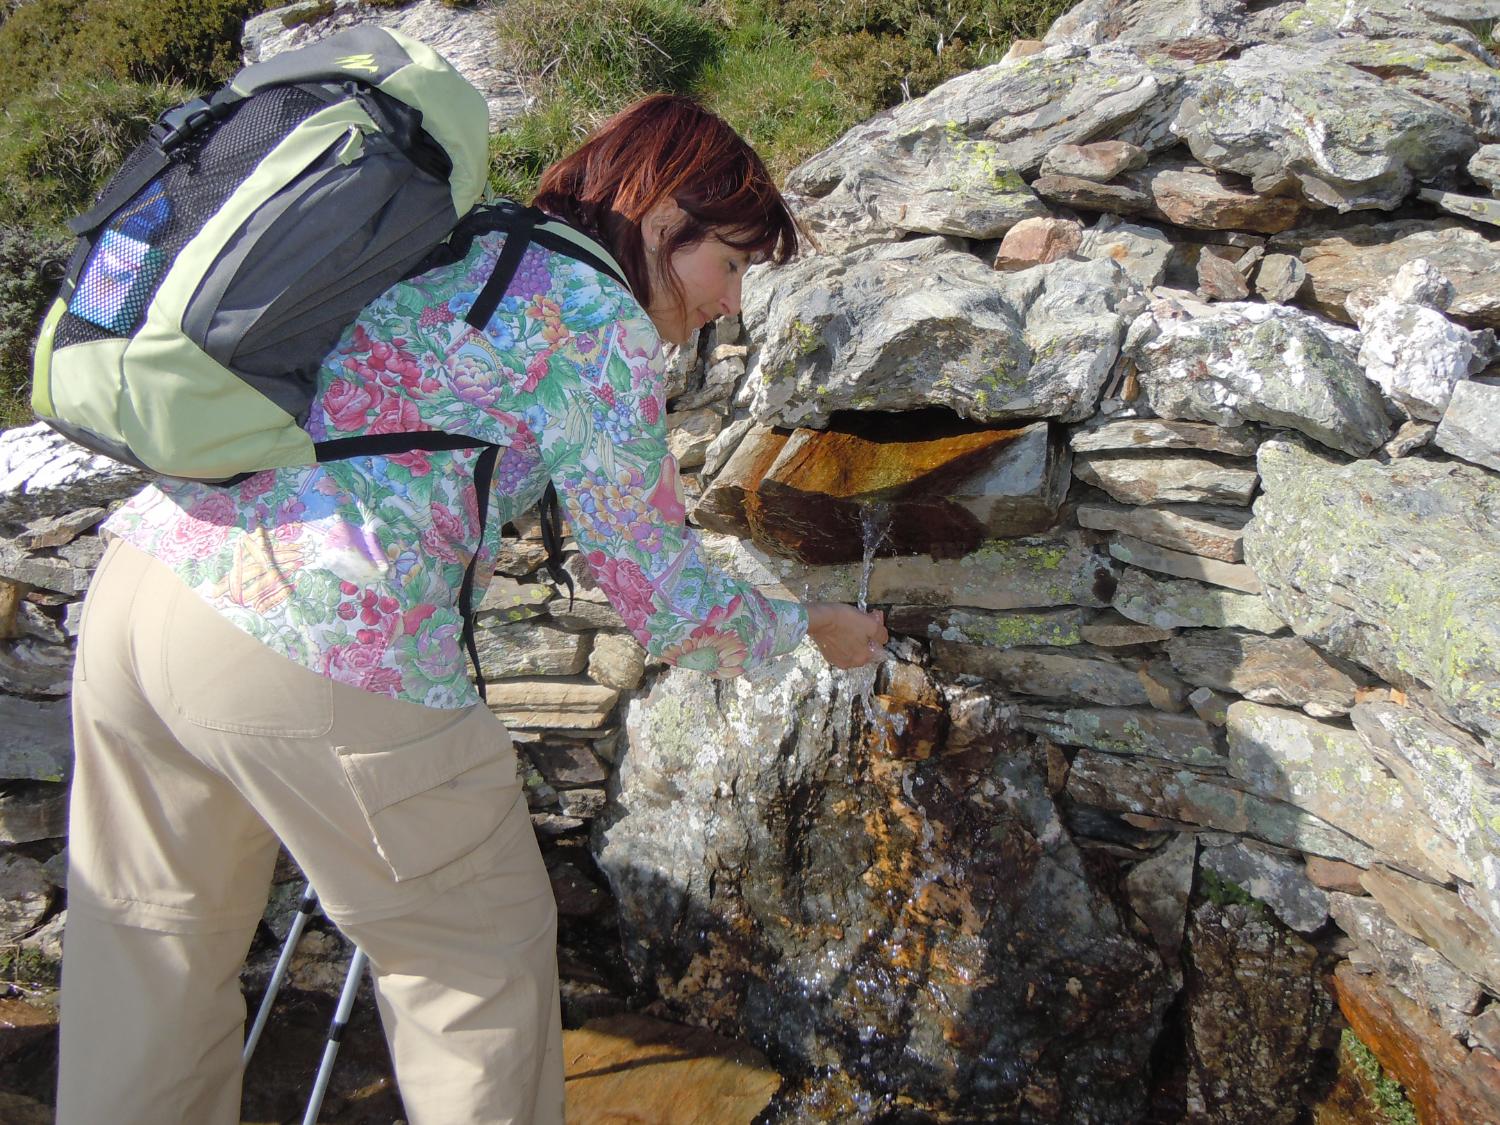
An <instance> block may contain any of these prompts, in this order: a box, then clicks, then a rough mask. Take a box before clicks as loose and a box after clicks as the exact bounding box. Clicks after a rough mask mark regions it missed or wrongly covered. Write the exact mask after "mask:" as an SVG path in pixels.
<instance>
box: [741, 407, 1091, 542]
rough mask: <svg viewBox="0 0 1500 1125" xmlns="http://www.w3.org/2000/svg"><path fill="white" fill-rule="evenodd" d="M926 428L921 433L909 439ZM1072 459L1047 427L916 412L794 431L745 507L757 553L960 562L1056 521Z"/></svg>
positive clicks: (1045, 425) (1042, 424)
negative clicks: (928, 417) (872, 554)
mask: <svg viewBox="0 0 1500 1125" xmlns="http://www.w3.org/2000/svg"><path fill="white" fill-rule="evenodd" d="M914 428H916V429H919V432H921V433H922V434H923V435H924V436H922V437H921V438H918V439H916V440H912V439H911V438H910V437H909V435H910V434H911V433H912V431H913V429H914ZM1067 470H1068V457H1067V454H1066V451H1065V448H1064V447H1063V446H1062V445H1061V443H1060V442H1059V441H1058V440H1057V439H1056V438H1055V437H1054V436H1053V435H1052V434H1051V432H1050V431H1049V428H1048V426H1047V424H1046V423H1045V422H1038V423H1035V424H1033V425H1031V426H1028V427H1026V428H1024V429H1019V430H1015V429H1011V430H1001V429H983V430H977V429H974V428H972V427H967V426H962V425H959V426H955V425H952V424H946V423H945V422H943V421H941V420H940V421H937V422H935V423H933V424H932V425H930V426H920V427H918V426H917V425H916V424H914V422H913V421H912V419H911V418H910V416H909V415H907V416H902V417H901V418H900V419H893V418H881V419H872V420H871V422H870V423H867V424H861V423H858V422H855V423H850V424H848V425H846V426H844V427H842V428H841V429H839V430H828V431H819V430H797V431H796V432H795V433H793V434H792V436H791V437H790V438H789V439H788V440H787V442H786V444H785V446H783V448H782V450H781V453H780V455H779V456H778V457H777V459H776V461H775V462H774V463H773V464H772V465H771V466H770V468H768V469H767V470H766V474H765V476H764V477H763V478H762V479H761V481H760V482H759V484H758V485H756V486H755V489H754V491H753V492H752V493H749V494H748V495H747V496H746V509H747V514H748V517H749V524H750V528H751V532H752V536H753V538H754V540H755V542H756V544H757V545H758V546H760V547H761V548H763V549H764V550H766V551H769V552H771V553H773V554H778V555H786V556H789V557H792V558H796V559H799V560H800V561H803V562H808V563H813V564H827V563H836V562H852V561H854V560H857V559H859V558H861V557H862V556H863V554H864V553H865V551H866V550H871V551H873V550H875V549H876V544H877V541H878V543H879V544H880V546H879V550H881V551H882V552H886V553H896V554H915V553H922V554H931V555H934V556H938V557H954V556H959V555H965V554H968V553H970V552H971V551H973V550H974V549H975V548H977V547H978V546H979V544H980V543H981V542H982V541H983V540H985V539H990V538H993V537H995V536H1000V535H1018V534H1028V533H1031V532H1037V531H1042V530H1045V529H1047V528H1049V527H1051V526H1052V525H1053V524H1055V523H1056V522H1057V511H1058V508H1059V506H1060V505H1061V504H1062V500H1063V496H1064V494H1065V493H1066V491H1067V483H1068V471H1067Z"/></svg>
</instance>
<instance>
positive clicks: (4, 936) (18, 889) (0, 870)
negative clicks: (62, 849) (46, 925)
mask: <svg viewBox="0 0 1500 1125" xmlns="http://www.w3.org/2000/svg"><path fill="white" fill-rule="evenodd" d="M51 905H52V881H51V880H50V879H48V878H47V876H46V874H45V873H44V872H43V871H42V865H41V864H40V863H38V862H37V861H36V860H34V859H31V858H29V857H27V856H24V855H19V854H17V853H15V852H8V853H6V854H4V855H0V944H4V945H7V946H9V945H13V944H15V943H16V942H18V941H19V940H20V939H21V937H22V936H23V935H25V934H26V933H28V932H30V931H31V930H33V929H35V928H36V926H37V925H38V923H40V922H41V920H42V918H43V917H44V916H45V915H46V913H47V909H48V907H50V906H51Z"/></svg>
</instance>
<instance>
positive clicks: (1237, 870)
mask: <svg viewBox="0 0 1500 1125" xmlns="http://www.w3.org/2000/svg"><path fill="white" fill-rule="evenodd" d="M1199 863H1201V864H1202V865H1203V866H1204V867H1206V868H1207V869H1208V870H1210V871H1212V872H1213V873H1214V874H1215V875H1218V876H1219V877H1220V878H1221V879H1226V880H1228V881H1229V882H1231V883H1233V884H1234V885H1235V886H1237V887H1241V888H1243V889H1244V891H1245V892H1246V893H1247V894H1249V895H1251V896H1252V897H1253V898H1255V899H1256V900H1257V901H1259V902H1263V903H1265V904H1266V905H1267V906H1269V907H1270V908H1271V912H1272V913H1273V914H1275V915H1276V917H1278V918H1280V919H1281V920H1282V922H1284V923H1286V925H1288V926H1290V927H1291V928H1292V929H1294V930H1296V931H1297V932H1298V933H1304V934H1310V933H1313V932H1314V931H1315V930H1318V929H1321V928H1322V926H1323V924H1324V923H1325V922H1327V921H1328V896H1327V895H1326V894H1324V893H1323V892H1322V891H1321V890H1319V889H1318V888H1317V887H1316V886H1314V885H1313V884H1312V882H1311V881H1309V879H1308V878H1307V874H1306V872H1305V871H1304V870H1303V867H1302V864H1301V863H1299V862H1298V861H1297V860H1295V859H1293V858H1291V857H1289V856H1285V855H1282V854H1280V853H1279V852H1273V851H1271V850H1269V849H1267V848H1263V847H1259V846H1257V845H1254V844H1249V843H1246V842H1245V841H1243V840H1232V841H1230V842H1229V843H1225V844H1213V845H1208V846H1205V847H1204V849H1203V851H1202V853H1201V855H1200V856H1199Z"/></svg>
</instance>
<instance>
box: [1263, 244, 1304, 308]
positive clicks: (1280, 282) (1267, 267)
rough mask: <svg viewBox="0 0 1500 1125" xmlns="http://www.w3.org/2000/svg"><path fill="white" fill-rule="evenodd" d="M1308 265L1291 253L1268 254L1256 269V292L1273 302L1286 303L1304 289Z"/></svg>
mask: <svg viewBox="0 0 1500 1125" xmlns="http://www.w3.org/2000/svg"><path fill="white" fill-rule="evenodd" d="M1306 280H1307V267H1306V266H1304V265H1303V264H1302V260H1301V259H1300V258H1295V257H1293V256H1292V255H1290V254H1267V255H1266V256H1265V258H1264V259H1263V260H1262V261H1261V263H1260V268H1259V269H1258V270H1256V271H1255V292H1256V293H1257V294H1258V295H1259V296H1261V297H1262V298H1264V299H1265V300H1267V301H1270V302H1271V303H1273V304H1286V303H1287V302H1288V301H1291V300H1294V299H1295V298H1296V296H1297V294H1298V293H1300V292H1301V291H1302V283H1303V282H1305V281H1306Z"/></svg>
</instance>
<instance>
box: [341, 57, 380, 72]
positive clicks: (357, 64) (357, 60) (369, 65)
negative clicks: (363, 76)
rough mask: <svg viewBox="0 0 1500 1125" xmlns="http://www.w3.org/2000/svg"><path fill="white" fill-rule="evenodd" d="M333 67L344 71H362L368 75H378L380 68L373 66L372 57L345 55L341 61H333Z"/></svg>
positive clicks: (373, 58) (373, 59) (373, 60)
mask: <svg viewBox="0 0 1500 1125" xmlns="http://www.w3.org/2000/svg"><path fill="white" fill-rule="evenodd" d="M334 62H335V65H337V66H341V67H343V68H344V69H345V70H363V71H365V72H366V73H368V74H378V73H379V72H380V68H379V67H378V66H376V65H375V56H374V55H369V54H366V55H345V56H344V57H343V58H341V59H335V60H334Z"/></svg>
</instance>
